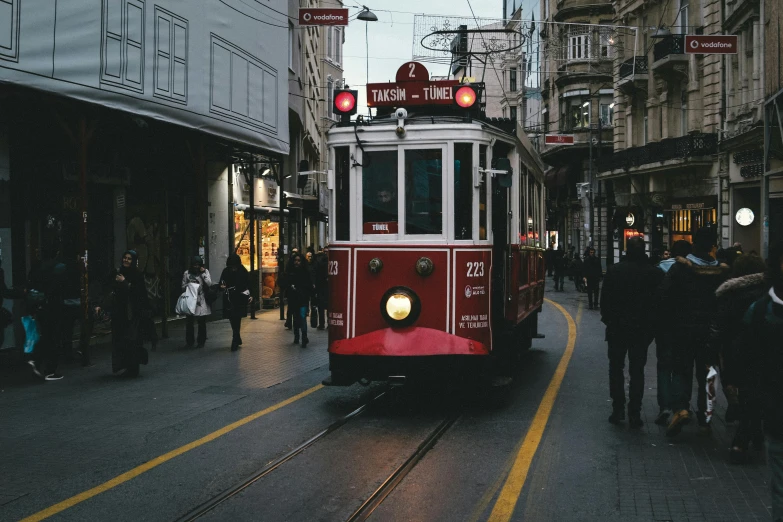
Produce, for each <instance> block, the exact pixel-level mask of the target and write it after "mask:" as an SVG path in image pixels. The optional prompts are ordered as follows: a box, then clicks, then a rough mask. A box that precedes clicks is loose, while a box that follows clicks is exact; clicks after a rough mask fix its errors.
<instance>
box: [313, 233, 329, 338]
mask: <svg viewBox="0 0 783 522" xmlns="http://www.w3.org/2000/svg"><path fill="white" fill-rule="evenodd" d="M313 283H314V284H315V295H316V296H317V299H316V304H317V306H318V329H319V330H323V329H324V328H326V308H327V307H328V306H329V257H328V256H327V255H326V252H325V251H324V249H323V248H321V250H319V251H318V253H317V254H316V255H315V280H314V281H313Z"/></svg>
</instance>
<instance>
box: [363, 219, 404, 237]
mask: <svg viewBox="0 0 783 522" xmlns="http://www.w3.org/2000/svg"><path fill="white" fill-rule="evenodd" d="M364 233H365V234H396V233H397V222H396V221H386V222H368V223H365V224H364Z"/></svg>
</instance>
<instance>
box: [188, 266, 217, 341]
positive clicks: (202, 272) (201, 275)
mask: <svg viewBox="0 0 783 522" xmlns="http://www.w3.org/2000/svg"><path fill="white" fill-rule="evenodd" d="M191 283H196V284H197V285H198V293H197V299H196V311H195V312H194V313H193V315H188V316H187V319H186V320H185V344H186V347H187V348H193V342H194V336H193V323H198V337H197V338H196V339H195V342H196V343H197V344H196V348H203V347H204V343H206V341H207V317H208V316H209V315H210V314H211V313H212V308H211V307H210V306H209V303H208V302H207V292H208V291H209V287H210V286H212V277H210V275H209V270H207V269H206V268H205V267H204V260H203V259H201V256H193V258H192V259H191V260H190V268H188V269H187V270H185V273H183V274H182V290H183V291H184V290H185V289H187V287H188V285H189V284H191Z"/></svg>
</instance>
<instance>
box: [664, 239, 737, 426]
mask: <svg viewBox="0 0 783 522" xmlns="http://www.w3.org/2000/svg"><path fill="white" fill-rule="evenodd" d="M715 242H716V237H715V231H714V230H713V229H712V228H708V227H704V228H700V229H699V230H697V231H696V233H695V234H694V235H693V253H692V254H688V256H686V257H684V258H683V257H678V258H677V261H676V262H675V263H674V265H673V266H672V267H671V268H670V269H669V271H668V272H667V273H666V277H665V278H664V281H663V284H662V285H661V298H662V300H663V302H662V306H661V311H662V313H663V317H662V321H661V325H662V328H664V329H666V330H667V339H668V340H669V341H670V342H671V348H672V353H671V356H672V383H671V384H672V387H671V390H672V396H671V398H670V404H671V406H672V411H673V412H674V414H673V415H672V418H671V421H669V426H668V428H667V429H666V435H667V436H668V437H673V436H675V435H677V434H678V433H680V431H681V430H682V427H683V426H684V425H685V424H687V423H688V422H690V413H689V404H690V399H691V390H692V388H693V372H694V368H695V371H696V380H697V381H698V395H697V406H698V417H697V418H698V421H699V426H700V427H701V428H702V429H703V430H704V431H707V430H709V424H707V421H706V417H705V414H706V410H707V391H706V389H705V386H706V383H707V369H708V367H709V366H710V365H711V364H715V363H716V362H717V361H710V360H709V357H708V348H707V344H708V340H709V334H710V320H711V319H712V317H713V316H714V315H715V312H716V310H717V299H716V297H715V291H716V290H717V289H718V287H719V286H720V285H721V284H722V283H723V281H725V280H726V279H727V277H728V275H729V267H728V266H727V265H722V264H719V263H718V261H716V260H715V258H713V257H712V255H711V253H710V252H711V251H712V249H713V247H714V246H715Z"/></svg>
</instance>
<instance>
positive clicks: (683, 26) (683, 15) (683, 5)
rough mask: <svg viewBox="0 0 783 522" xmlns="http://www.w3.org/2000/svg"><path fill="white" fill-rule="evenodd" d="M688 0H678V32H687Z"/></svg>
mask: <svg viewBox="0 0 783 522" xmlns="http://www.w3.org/2000/svg"><path fill="white" fill-rule="evenodd" d="M689 7H690V0H680V15H679V18H680V19H679V24H677V25H679V28H680V34H688V8H689Z"/></svg>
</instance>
